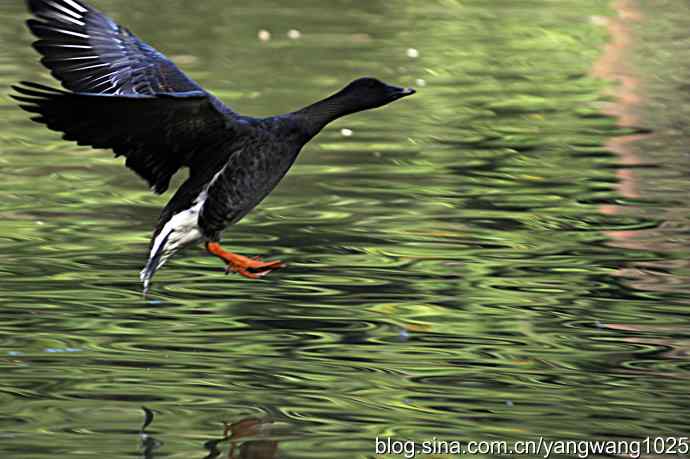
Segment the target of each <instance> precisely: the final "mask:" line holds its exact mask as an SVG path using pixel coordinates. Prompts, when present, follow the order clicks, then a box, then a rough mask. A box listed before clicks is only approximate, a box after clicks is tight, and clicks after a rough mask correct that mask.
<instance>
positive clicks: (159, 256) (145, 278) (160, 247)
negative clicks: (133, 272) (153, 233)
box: [139, 231, 173, 295]
mask: <svg viewBox="0 0 690 459" xmlns="http://www.w3.org/2000/svg"><path fill="white" fill-rule="evenodd" d="M172 233H173V231H169V232H168V233H167V234H166V235H165V236H164V237H163V239H162V240H159V238H156V239H155V240H154V244H153V247H151V254H150V255H149V259H148V261H147V262H146V266H144V269H142V270H141V273H139V279H141V282H143V284H144V295H146V294H147V293H148V292H149V287H150V286H151V279H153V276H154V274H156V271H158V269H159V268H160V267H161V266H163V264H164V263H165V262H166V261H167V259H168V257H169V255H167V256H166V252H167V251H166V247H167V243H168V239H169V237H170V235H171V234H172Z"/></svg>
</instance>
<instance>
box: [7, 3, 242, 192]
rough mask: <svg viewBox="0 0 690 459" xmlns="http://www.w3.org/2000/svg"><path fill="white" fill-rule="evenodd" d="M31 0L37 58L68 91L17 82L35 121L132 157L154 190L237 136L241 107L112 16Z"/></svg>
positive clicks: (83, 142)
mask: <svg viewBox="0 0 690 459" xmlns="http://www.w3.org/2000/svg"><path fill="white" fill-rule="evenodd" d="M27 4H28V6H29V9H30V10H31V12H32V13H33V14H34V15H35V16H36V19H30V20H29V21H28V22H27V24H28V26H29V28H30V29H31V31H32V32H33V34H34V35H36V37H37V38H38V40H37V41H36V42H35V43H34V47H35V48H36V49H37V50H38V51H39V52H40V53H41V54H42V55H43V59H42V61H41V62H42V63H43V64H44V65H45V66H46V67H48V68H49V69H50V70H51V73H52V74H53V75H54V76H55V78H57V79H58V80H60V81H61V82H62V85H63V86H64V87H65V88H66V89H68V90H70V91H72V92H65V91H60V90H57V89H53V88H49V87H46V86H43V85H39V84H36V83H26V82H24V83H22V86H15V87H14V89H15V90H16V91H17V92H18V93H19V94H20V95H18V96H17V95H15V96H13V97H14V98H15V99H16V100H18V101H20V102H21V107H22V108H23V109H24V110H26V111H28V112H31V113H36V114H38V116H36V117H35V118H33V120H35V121H38V122H40V123H44V124H46V125H47V126H48V127H49V128H50V129H53V130H56V131H61V132H63V133H64V134H65V135H64V138H65V139H66V140H74V141H76V142H78V143H79V144H80V145H90V146H92V147H94V148H110V149H112V150H113V151H114V152H115V154H116V156H125V157H127V162H126V165H127V167H129V168H131V169H133V170H134V171H135V172H136V173H137V174H139V175H140V176H141V177H143V178H144V179H146V180H147V181H148V182H149V185H150V186H151V187H152V189H153V191H155V192H156V193H162V192H164V191H165V190H166V189H167V188H168V185H169V182H170V179H171V178H172V176H173V175H174V174H175V172H177V170H178V169H179V168H181V167H183V166H190V167H191V165H192V163H197V164H201V165H203V163H204V162H205V160H206V158H205V153H206V152H208V151H211V150H212V148H213V147H215V146H218V145H220V144H221V143H222V142H223V141H225V140H227V139H228V137H229V136H231V135H232V132H233V130H232V129H231V127H232V126H233V124H234V123H235V122H236V121H237V120H238V115H237V114H236V113H234V112H233V111H232V110H230V109H229V108H227V107H226V106H225V105H223V104H222V103H221V102H220V101H219V100H218V99H216V98H215V97H213V96H211V95H209V94H208V93H207V92H206V91H204V90H203V89H202V88H201V87H200V86H199V85H197V84H196V83H195V82H193V81H192V80H191V79H189V78H188V77H187V76H186V75H185V74H184V73H182V71H180V70H179V69H178V68H177V67H176V66H175V64H173V63H172V62H170V61H169V60H168V59H167V58H166V57H165V56H163V55H162V54H161V53H159V52H158V51H156V50H155V49H153V48H152V47H151V46H149V45H147V44H146V43H144V42H142V41H141V40H139V39H138V38H137V37H136V36H135V35H133V34H132V33H131V32H129V31H128V30H127V29H125V28H123V27H121V26H120V25H118V24H117V23H115V22H114V21H113V20H112V19H110V18H109V17H107V16H105V15H104V14H102V13H100V12H99V11H97V10H95V9H94V8H92V7H91V6H89V5H87V4H85V3H83V2H82V1H80V0H27ZM202 153H204V154H202ZM195 155H197V157H196V159H195V161H192V159H193V158H194V157H195Z"/></svg>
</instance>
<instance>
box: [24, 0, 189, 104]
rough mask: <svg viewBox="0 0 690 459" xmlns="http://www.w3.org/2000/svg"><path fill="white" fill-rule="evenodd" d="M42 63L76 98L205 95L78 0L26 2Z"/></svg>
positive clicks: (126, 32) (157, 55)
mask: <svg viewBox="0 0 690 459" xmlns="http://www.w3.org/2000/svg"><path fill="white" fill-rule="evenodd" d="M27 4H28V6H29V9H30V10H31V12H32V13H33V14H34V16H36V18H37V19H30V20H29V21H27V24H28V26H29V28H30V29H31V32H33V34H34V35H35V36H36V37H37V38H38V40H37V41H36V42H35V43H34V48H36V50H37V51H38V52H39V53H41V54H42V55H43V59H42V60H41V62H42V63H43V65H45V66H46V67H48V68H49V69H50V70H51V73H52V74H53V76H54V77H55V78H57V79H58V80H60V82H62V85H63V86H64V87H65V88H66V89H69V90H71V91H74V92H88V93H101V94H119V95H131V94H148V95H153V94H157V93H162V92H188V91H199V90H202V88H201V87H199V86H198V85H197V84H196V83H195V82H193V81H192V80H191V79H189V78H188V77H187V76H186V75H185V74H184V73H182V71H180V69H178V68H177V67H176V66H175V64H173V63H172V62H170V61H169V60H168V59H167V58H166V57H165V56H164V55H163V54H161V53H159V52H158V51H156V50H155V49H154V48H152V47H151V46H149V45H147V44H146V43H144V42H142V41H141V40H139V39H138V38H137V37H136V36H135V35H134V34H132V33H131V32H130V31H129V30H127V29H126V28H124V27H122V26H120V25H118V24H117V23H116V22H115V21H113V20H112V19H110V18H109V17H107V16H105V15H104V14H102V13H100V12H99V11H97V10H96V9H94V8H92V7H91V6H89V5H87V4H85V3H82V2H81V1H80V0H27Z"/></svg>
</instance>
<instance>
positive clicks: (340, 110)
mask: <svg viewBox="0 0 690 459" xmlns="http://www.w3.org/2000/svg"><path fill="white" fill-rule="evenodd" d="M357 111H358V110H356V109H353V106H352V104H350V103H348V99H347V96H345V95H343V94H342V93H337V94H334V95H332V96H330V97H327V98H325V99H323V100H320V101H318V102H316V103H314V104H311V105H309V106H307V107H304V108H302V109H301V110H297V111H296V112H293V113H292V115H293V116H294V117H295V119H297V120H298V122H299V124H300V125H301V126H302V128H303V129H304V130H305V133H306V134H307V135H308V136H309V138H310V139H311V138H312V137H314V136H315V135H316V134H318V133H319V132H321V130H322V129H323V128H324V127H326V125H328V124H329V123H331V122H333V121H335V120H337V119H338V118H341V117H343V116H345V115H349V114H351V113H355V112H357Z"/></svg>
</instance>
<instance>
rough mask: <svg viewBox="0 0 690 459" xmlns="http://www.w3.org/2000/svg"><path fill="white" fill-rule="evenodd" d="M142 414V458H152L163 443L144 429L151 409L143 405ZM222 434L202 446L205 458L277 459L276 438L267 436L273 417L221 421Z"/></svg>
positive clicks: (151, 413) (151, 417) (150, 416)
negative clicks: (225, 453)
mask: <svg viewBox="0 0 690 459" xmlns="http://www.w3.org/2000/svg"><path fill="white" fill-rule="evenodd" d="M142 409H143V410H144V414H145V419H144V424H143V425H142V427H141V430H140V431H139V436H140V438H141V451H142V457H143V459H154V458H155V457H156V454H155V453H156V452H157V451H158V450H160V449H161V448H162V447H163V445H164V443H163V442H162V441H160V440H158V439H157V438H156V437H154V436H153V435H150V434H148V433H147V432H146V428H147V427H148V426H149V425H150V424H151V423H152V422H153V420H154V416H155V415H154V412H153V411H151V410H150V409H148V408H146V407H142ZM223 424H224V428H223V436H222V437H221V438H215V439H212V440H208V441H207V442H205V443H204V448H205V449H206V450H207V451H208V454H207V455H206V456H205V457H204V459H216V458H220V457H227V459H277V457H278V441H276V440H271V439H269V438H268V437H269V436H270V435H271V434H272V433H273V425H274V424H273V420H271V419H261V418H245V419H242V420H240V421H237V422H234V423H232V424H229V423H227V422H223ZM225 443H227V444H228V452H227V455H226V456H223V449H225V448H224V444H225Z"/></svg>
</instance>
